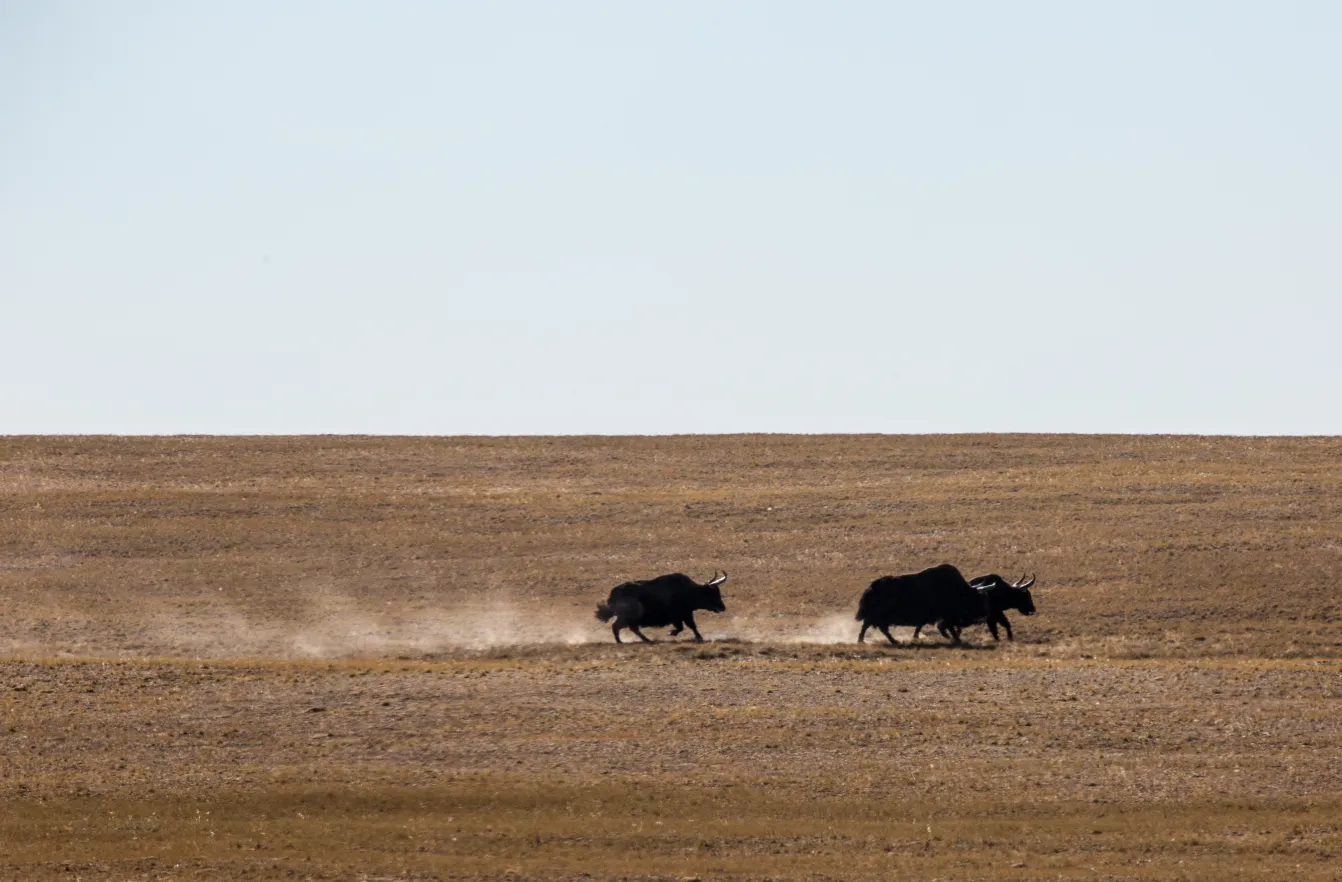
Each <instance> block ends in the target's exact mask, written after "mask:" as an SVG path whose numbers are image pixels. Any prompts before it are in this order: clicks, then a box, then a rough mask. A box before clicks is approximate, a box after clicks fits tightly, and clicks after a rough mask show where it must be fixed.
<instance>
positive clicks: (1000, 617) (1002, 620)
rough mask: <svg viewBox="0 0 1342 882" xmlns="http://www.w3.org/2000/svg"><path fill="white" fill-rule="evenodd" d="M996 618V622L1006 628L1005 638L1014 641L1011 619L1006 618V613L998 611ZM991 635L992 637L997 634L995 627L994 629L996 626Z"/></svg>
mask: <svg viewBox="0 0 1342 882" xmlns="http://www.w3.org/2000/svg"><path fill="white" fill-rule="evenodd" d="M996 619H997V623H998V624H1000V625H1001V626H1002V627H1003V628H1006V632H1007V639H1008V640H1011V641H1015V639H1016V638H1015V636H1014V635H1013V634H1012V633H1011V620H1010V619H1008V618H1007V617H1006V614H1005V613H998V614H997V616H996ZM993 636H994V637H996V636H997V629H996V628H993Z"/></svg>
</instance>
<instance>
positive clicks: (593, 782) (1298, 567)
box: [0, 435, 1342, 880]
mask: <svg viewBox="0 0 1342 882" xmlns="http://www.w3.org/2000/svg"><path fill="white" fill-rule="evenodd" d="M1340 463H1342V439H1338V438H1203V437H1172V436H1161V437H1153V436H1145V437H1138V436H1042V435H1017V436H926V437H911V436H808V437H803V436H765V435H759V436H744V435H743V436H713V437H702V436H685V437H664V438H356V437H303V438H189V437H181V438H97V437H70V438H65V437H61V438H58V437H41V438H19V437H9V438H0V658H3V660H0V879H15V880H34V879H37V880H45V879H70V880H74V879H83V880H91V879H109V880H112V879H115V880H141V879H143V880H151V879H152V880H160V879H163V880H166V879H235V878H244V879H330V880H337V879H339V880H346V879H348V880H356V879H369V880H373V879H382V880H392V879H397V880H402V879H404V880H428V879H463V880H466V879H469V880H474V879H578V878H583V879H601V880H609V879H638V880H644V879H686V878H702V879H778V880H784V879H808V880H813V879H835V880H839V879H844V880H847V879H854V880H864V879H1094V878H1100V879H1125V880H1126V879H1134V880H1135V879H1143V880H1178V879H1216V880H1260V879H1305V880H1324V879H1330V880H1331V879H1337V878H1339V877H1342V870H1339V867H1342V580H1340V578H1339V577H1342V465H1339V464H1340ZM943 561H946V562H951V563H954V564H956V565H957V566H959V567H960V568H961V569H962V570H963V571H964V572H965V573H966V575H978V574H982V573H989V572H1000V573H1002V574H1003V575H1005V576H1008V577H1009V578H1015V577H1017V576H1019V575H1021V574H1022V573H1023V572H1034V573H1037V574H1038V583H1037V585H1036V587H1035V590H1034V595H1035V602H1036V604H1037V606H1038V607H1039V614H1038V615H1037V616H1034V617H1032V618H1025V617H1022V616H1018V615H1014V614H1009V615H1012V622H1013V625H1014V627H1015V631H1016V640H1015V641H1014V642H1010V643H1008V642H1007V641H1005V640H1004V641H1002V642H1001V643H994V642H993V641H992V639H991V637H990V636H988V634H987V632H986V631H985V630H984V629H981V628H976V629H973V630H972V631H971V632H970V633H969V644H968V645H967V646H965V647H963V648H952V647H948V646H946V645H945V644H944V641H942V640H941V639H940V638H939V637H937V636H936V635H935V634H933V635H932V636H930V637H929V636H926V635H925V636H924V638H923V639H922V641H921V642H920V644H919V645H918V646H916V647H915V646H910V645H908V641H909V638H910V635H909V633H908V629H899V630H898V631H897V635H898V636H899V637H900V638H901V644H902V645H900V646H898V647H890V646H888V645H885V644H884V641H883V640H880V638H876V639H875V640H873V639H872V638H870V637H869V642H868V643H867V644H866V645H864V646H859V645H857V644H856V643H854V642H853V641H854V639H855V637H856V633H857V624H856V622H854V621H853V611H854V609H855V607H856V602H857V597H858V595H859V594H860V593H861V591H862V589H863V588H864V587H865V586H866V585H867V584H868V583H869V582H870V581H871V580H872V579H874V578H875V577H877V576H880V575H883V574H887V573H897V572H909V571H913V570H917V569H921V568H923V567H925V566H930V565H932V564H936V563H941V562H943ZM715 568H717V569H726V570H727V571H728V572H729V573H730V578H729V579H728V581H727V583H726V584H725V585H724V586H723V595H724V598H725V600H726V604H727V612H726V613H724V614H722V615H713V614H709V613H702V614H700V615H699V617H698V620H699V625H700V628H701V630H702V631H703V632H704V635H705V637H707V638H708V642H707V643H704V644H694V643H692V642H688V641H686V640H685V639H684V637H685V636H687V635H682V638H681V639H679V640H674V641H673V640H667V639H666V638H665V637H663V638H662V640H661V641H660V642H659V643H657V644H655V645H647V646H645V645H624V646H616V645H614V643H613V642H612V641H611V637H610V632H609V629H608V628H606V627H605V626H602V625H601V624H600V623H598V622H597V621H596V620H595V619H594V618H593V616H592V610H593V608H594V607H595V605H596V603H597V602H598V601H599V600H602V599H604V597H605V595H606V593H607V592H608V591H609V590H610V588H611V587H613V586H614V585H615V584H617V583H618V582H620V581H624V580H626V579H630V578H642V577H647V576H652V575H657V574H659V573H664V572H672V571H677V570H680V571H684V572H686V573H688V574H689V575H691V576H693V577H695V578H697V579H700V580H704V579H707V578H708V576H709V575H710V574H711V573H712V572H713V570H714V569H715ZM659 636H660V635H659Z"/></svg>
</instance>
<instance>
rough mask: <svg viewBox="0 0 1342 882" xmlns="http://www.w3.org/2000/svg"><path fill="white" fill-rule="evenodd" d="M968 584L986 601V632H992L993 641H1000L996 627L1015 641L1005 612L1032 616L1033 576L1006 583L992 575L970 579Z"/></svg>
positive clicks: (999, 577) (1004, 580)
mask: <svg viewBox="0 0 1342 882" xmlns="http://www.w3.org/2000/svg"><path fill="white" fill-rule="evenodd" d="M969 584H970V585H973V586H974V587H975V588H977V589H978V590H979V591H980V592H982V594H983V596H984V597H986V598H987V600H988V617H987V620H986V621H987V624H988V630H989V631H991V632H992V635H993V639H994V640H1000V639H1001V638H1000V637H998V636H997V626H998V625H1001V626H1002V627H1003V628H1006V632H1007V639H1008V640H1015V639H1016V638H1015V637H1014V636H1012V634H1011V623H1010V622H1009V621H1007V617H1006V611H1007V610H1009V609H1014V610H1019V611H1020V612H1021V613H1022V614H1023V615H1027V616H1032V615H1034V598H1033V597H1031V596H1030V586H1031V585H1033V584H1034V576H1031V577H1030V578H1028V579H1027V578H1025V577H1024V576H1021V577H1020V579H1018V580H1017V581H1015V582H1008V581H1007V580H1006V579H1003V578H1002V577H1001V576H999V575H997V574H996V573H993V574H992V575H990V576H978V577H976V578H973V579H970V580H969Z"/></svg>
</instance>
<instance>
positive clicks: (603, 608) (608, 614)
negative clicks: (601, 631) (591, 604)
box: [596, 603, 615, 622]
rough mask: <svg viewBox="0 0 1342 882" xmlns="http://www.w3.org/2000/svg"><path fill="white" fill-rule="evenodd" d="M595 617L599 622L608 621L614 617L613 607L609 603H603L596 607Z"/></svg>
mask: <svg viewBox="0 0 1342 882" xmlns="http://www.w3.org/2000/svg"><path fill="white" fill-rule="evenodd" d="M596 618H597V621H600V622H609V621H610V620H611V619H613V618H615V608H614V607H613V606H611V605H610V604H609V603H603V604H601V605H600V606H598V607H597V608H596Z"/></svg>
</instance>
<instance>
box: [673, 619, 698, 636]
mask: <svg viewBox="0 0 1342 882" xmlns="http://www.w3.org/2000/svg"><path fill="white" fill-rule="evenodd" d="M671 624H672V627H671V630H670V631H667V632H666V636H668V637H675V636H676V635H677V634H679V633H680V632H681V631H684V630H685V623H684V622H672V623H671ZM695 633H696V634H697V633H698V632H697V631H696V632H695Z"/></svg>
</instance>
